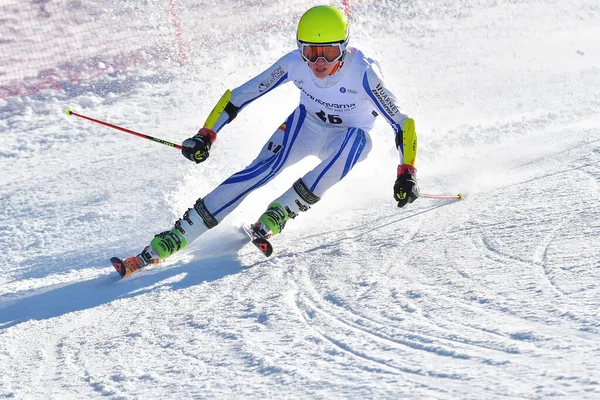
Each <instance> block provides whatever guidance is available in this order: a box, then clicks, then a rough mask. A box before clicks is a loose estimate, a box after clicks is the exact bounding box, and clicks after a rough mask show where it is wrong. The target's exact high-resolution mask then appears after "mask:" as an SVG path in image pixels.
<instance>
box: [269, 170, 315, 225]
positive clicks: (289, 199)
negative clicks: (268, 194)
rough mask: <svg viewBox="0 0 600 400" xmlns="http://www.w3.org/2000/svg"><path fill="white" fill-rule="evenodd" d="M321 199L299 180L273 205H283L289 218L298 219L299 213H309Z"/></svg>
mask: <svg viewBox="0 0 600 400" xmlns="http://www.w3.org/2000/svg"><path fill="white" fill-rule="evenodd" d="M319 200H321V198H320V197H319V196H317V195H315V194H314V193H313V192H311V191H310V189H309V188H308V187H307V186H306V185H305V184H304V182H303V181H302V178H300V179H298V180H297V181H296V182H295V183H294V184H293V185H292V187H291V188H290V189H289V190H288V191H287V192H285V193H284V194H283V195H281V196H280V197H279V198H278V199H277V200H275V201H274V202H273V203H276V204H279V205H281V206H282V207H283V208H284V209H285V211H286V212H287V214H288V216H289V218H292V219H293V218H296V216H297V215H298V213H299V212H301V211H302V212H303V211H307V210H308V209H309V208H310V206H312V205H313V204H315V203H316V202H317V201H319Z"/></svg>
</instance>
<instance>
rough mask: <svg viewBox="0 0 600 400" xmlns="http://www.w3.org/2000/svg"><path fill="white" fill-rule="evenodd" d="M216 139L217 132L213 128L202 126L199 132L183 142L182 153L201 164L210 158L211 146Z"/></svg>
mask: <svg viewBox="0 0 600 400" xmlns="http://www.w3.org/2000/svg"><path fill="white" fill-rule="evenodd" d="M216 139H217V134H216V133H215V132H214V131H213V130H211V129H208V128H202V129H200V130H199V131H198V133H197V134H195V135H194V136H192V137H191V138H189V139H186V140H184V141H183V143H181V147H182V149H181V154H183V155H184V156H185V158H187V159H189V160H192V161H193V162H195V163H196V164H199V163H201V162H202V161H204V160H206V159H207V158H208V156H209V151H210V146H211V145H212V144H213V143H214V142H215V140H216Z"/></svg>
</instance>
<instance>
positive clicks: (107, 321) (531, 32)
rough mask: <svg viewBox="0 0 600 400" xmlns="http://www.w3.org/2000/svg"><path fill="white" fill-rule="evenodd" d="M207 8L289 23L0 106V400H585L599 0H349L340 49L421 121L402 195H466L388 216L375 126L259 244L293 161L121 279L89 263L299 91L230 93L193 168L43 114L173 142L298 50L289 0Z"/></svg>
mask: <svg viewBox="0 0 600 400" xmlns="http://www.w3.org/2000/svg"><path fill="white" fill-rule="evenodd" d="M217 3H218V4H212V3H210V4H209V3H208V2H207V3H206V4H204V5H203V7H208V8H209V11H211V10H212V11H213V13H212V15H218V21H217V20H215V24H214V26H218V27H221V26H228V27H229V28H228V29H229V30H230V31H233V29H232V28H231V26H232V25H235V23H237V22H238V21H239V20H240V19H241V18H242V17H243V24H244V25H243V26H244V27H245V29H246V28H247V27H248V26H249V25H250V23H249V22H250V21H253V20H260V21H265V19H266V16H269V15H273V20H275V19H276V18H275V16H277V12H276V10H277V8H276V7H275V6H279V7H281V8H284V9H286V10H287V11H288V13H289V14H285V15H279V18H280V20H279V21H278V24H276V26H275V27H271V28H269V29H266V30H264V31H260V37H257V36H252V35H249V34H247V33H246V34H244V35H241V36H240V37H237V38H236V42H235V43H233V42H228V41H226V40H222V41H219V42H216V43H217V44H216V45H213V46H205V44H206V39H204V41H202V40H198V41H194V40H191V41H190V43H189V46H190V49H189V50H190V53H189V54H190V60H189V62H188V64H186V65H184V66H182V67H173V66H172V65H168V67H166V68H163V67H162V66H161V65H160V63H157V64H156V65H153V64H141V65H138V66H136V67H135V68H130V69H128V70H127V71H121V72H119V73H111V74H108V75H105V76H103V77H101V78H98V79H97V80H94V81H88V82H81V83H73V84H70V85H64V86H63V88H62V90H58V89H48V90H44V91H41V92H39V93H35V94H30V95H22V96H18V97H6V98H1V99H0V117H1V119H0V131H1V137H2V140H1V141H0V170H1V171H2V173H1V174H0V254H2V257H1V258H0V271H2V274H0V398H18V399H24V398H55V399H66V398H100V397H109V398H127V399H136V398H139V399H148V398H255V399H263V398H272V399H280V398H299V399H320V398H354V399H365V398H386V399H398V398H403V399H501V398H502V399H504V398H515V399H541V398H550V397H558V398H568V399H597V398H600V372H598V371H599V370H600V368H599V366H600V315H599V310H600V200H599V180H600V162H599V161H600V100H598V99H600V6H599V5H598V3H597V1H595V0H569V1H567V0H548V1H541V0H537V1H536V0H533V1H523V2H513V1H492V0H478V1H473V2H445V1H442V0H438V1H436V2H424V1H416V2H407V3H406V4H404V3H403V4H402V6H398V7H396V6H395V5H394V4H392V3H393V2H373V3H371V2H366V1H365V2H358V3H355V4H353V3H352V2H350V4H351V5H353V7H352V12H353V20H352V22H353V25H352V42H353V44H354V45H356V46H357V47H360V48H361V49H363V50H364V51H366V52H367V53H368V54H370V55H372V56H373V57H374V58H376V59H377V60H378V61H379V62H380V64H381V65H382V68H383V70H384V72H385V76H386V79H387V82H388V84H389V86H390V87H391V88H393V89H395V92H396V93H397V96H398V97H399V99H400V101H401V102H402V104H403V108H404V109H405V111H407V112H409V113H410V114H411V115H412V116H413V117H414V118H415V120H416V123H417V131H418V133H419V145H420V148H419V154H418V160H417V167H418V171H419V183H420V187H421V190H422V191H423V192H426V193H433V194H456V193H458V192H463V193H465V195H466V198H465V200H463V201H460V202H453V201H446V200H430V199H419V200H418V201H416V202H415V203H413V204H411V205H409V206H407V207H406V208H403V209H398V208H397V207H396V206H395V204H394V202H393V200H392V186H393V181H394V177H395V168H396V163H397V155H396V153H395V151H394V149H393V135H392V132H391V129H390V128H389V126H387V124H385V123H384V122H383V121H378V123H377V124H376V127H375V129H374V131H373V133H372V138H373V141H374V148H373V150H372V153H371V155H370V157H369V158H368V159H367V160H366V161H364V162H362V163H361V164H359V165H358V166H357V167H356V168H355V170H353V171H352V172H351V173H350V174H349V175H348V176H347V177H346V178H345V179H344V181H342V182H341V183H340V184H339V185H338V186H336V187H335V188H333V189H332V190H331V191H330V192H329V193H327V195H326V196H325V197H324V198H323V200H322V201H321V202H319V203H318V204H317V205H315V206H314V207H313V208H312V209H311V210H310V211H309V212H308V213H305V214H303V215H301V216H300V217H299V218H297V219H296V220H294V221H292V222H291V223H289V224H288V226H287V227H286V229H285V230H284V232H283V233H282V234H281V235H279V236H277V237H275V238H274V240H273V245H274V247H275V253H274V254H273V256H272V257H270V258H268V259H267V258H264V257H263V256H262V255H261V254H260V253H258V252H257V251H256V249H255V248H254V247H253V246H250V245H245V243H246V241H245V237H244V235H243V233H241V232H239V229H238V227H239V225H240V223H242V222H244V221H245V222H249V221H253V220H255V219H256V218H257V217H258V216H259V215H260V213H261V212H262V211H263V210H264V209H265V207H266V206H267V205H268V203H269V202H270V201H271V200H272V199H274V198H275V197H276V196H278V195H279V194H281V193H282V192H283V191H285V190H287V188H289V186H290V185H291V184H292V183H293V182H294V181H295V180H296V179H297V178H298V177H299V176H301V175H302V174H303V173H304V172H305V171H307V170H308V169H309V168H311V166H312V165H314V163H315V160H313V159H309V160H306V161H305V162H303V163H301V164H299V165H298V166H295V167H294V168H291V169H290V170H288V171H286V172H285V173H283V174H282V175H281V176H280V177H278V178H277V179H276V180H275V181H273V182H272V184H270V185H269V186H268V187H264V188H261V189H260V190H259V191H257V192H255V193H253V194H252V195H251V196H249V197H248V199H247V200H246V201H245V202H244V203H243V204H242V206H240V207H239V208H238V209H237V210H236V211H235V212H234V213H233V214H232V215H230V216H229V217H228V219H226V220H225V221H223V223H222V224H220V225H219V226H218V227H217V228H215V229H214V230H212V231H210V232H208V233H207V234H206V235H204V236H203V237H201V238H200V239H199V240H197V241H196V242H194V243H193V244H192V245H190V247H189V249H187V250H186V251H185V252H183V253H181V254H178V255H176V256H174V257H173V261H171V260H169V261H168V262H167V263H166V265H164V266H160V267H153V268H148V269H146V270H143V271H140V272H139V273H136V274H135V275H133V276H131V277H128V278H125V279H122V280H120V279H119V278H118V275H117V274H116V272H115V271H114V269H113V267H112V266H111V265H110V263H109V262H108V259H109V258H110V257H111V256H114V255H119V256H128V255H131V254H134V253H136V252H139V251H140V250H141V249H142V248H143V246H145V245H146V244H147V243H148V242H149V240H150V239H151V238H152V236H153V235H154V234H155V233H158V232H161V231H163V230H166V229H168V228H170V227H171V226H172V224H173V222H174V221H175V220H176V219H177V218H179V217H180V216H181V215H182V213H183V212H184V211H185V210H186V209H187V208H188V207H190V206H191V205H192V204H193V203H194V202H195V200H196V199H197V198H198V197H200V196H203V195H204V194H206V193H207V192H208V191H210V190H211V189H212V188H213V187H214V186H215V185H217V184H218V183H219V182H221V181H222V180H223V179H225V178H226V177H228V176H229V175H230V174H232V173H234V172H236V171H237V170H239V169H240V168H241V167H243V166H244V165H246V164H247V163H248V162H250V161H251V160H252V159H253V157H254V156H255V155H256V154H257V152H258V150H259V148H260V147H261V146H262V144H263V142H264V141H265V140H266V139H267V138H268V137H269V136H270V134H271V133H272V131H273V130H274V129H276V128H277V127H278V126H279V124H280V123H281V122H282V121H283V120H284V119H285V117H286V116H287V115H288V114H289V113H290V112H291V110H293V108H294V107H295V105H296V103H297V99H298V94H297V91H296V89H295V88H293V87H292V86H291V85H290V86H289V87H288V86H286V87H283V88H280V89H278V90H276V91H274V92H272V93H271V94H270V95H269V96H266V97H264V98H261V99H260V100H259V101H257V102H255V103H253V104H252V105H250V106H248V107H247V109H245V110H244V111H243V112H242V113H241V114H240V115H239V116H238V118H237V119H236V120H235V121H234V122H233V123H232V124H231V125H229V126H227V127H226V128H225V129H224V130H223V131H222V132H221V134H220V136H219V139H218V141H217V142H216V143H215V146H214V148H213V152H212V153H211V156H210V159H209V160H208V161H207V162H205V163H203V164H200V165H194V164H192V163H190V162H189V161H188V160H186V159H185V158H183V157H182V156H181V155H180V154H178V151H177V150H174V149H170V148H168V147H166V146H163V145H160V144H157V143H152V142H150V141H147V140H141V139H140V138H137V137H134V136H131V135H127V134H125V133H122V132H119V131H116V130H112V129H109V128H106V127H103V126H100V125H96V124H93V123H90V122H88V121H84V120H82V119H78V118H76V117H73V116H71V117H67V116H66V115H65V114H64V111H65V109H66V108H71V109H72V110H73V111H75V112H79V113H82V114H84V115H88V116H90V117H93V118H98V119H101V120H106V121H108V122H111V123H114V124H117V125H120V126H124V127H127V128H129V129H133V130H136V131H139V132H143V133H146V134H148V135H152V136H157V137H160V138H163V139H165V140H169V141H173V142H177V143H181V141H183V140H184V139H185V138H187V137H189V136H191V135H192V134H193V133H195V131H196V130H197V129H198V127H199V126H201V125H202V123H203V121H204V118H206V116H207V115H208V112H210V110H211V109H212V107H213V105H214V103H215V102H216V101H217V100H218V98H219V97H220V95H221V94H222V92H223V91H224V90H225V89H226V88H228V87H229V88H233V87H235V86H236V85H239V84H241V83H243V82H244V81H245V80H246V79H248V78H250V77H251V76H253V75H254V74H256V73H258V72H260V71H261V70H262V69H264V68H266V67H267V66H268V65H270V63H272V62H273V61H275V60H276V59H277V58H278V57H279V56H280V55H282V54H284V52H286V51H287V50H289V49H291V48H293V46H294V40H293V32H294V30H293V19H292V18H290V15H293V16H297V15H298V9H299V8H301V9H303V8H305V6H306V4H308V3H309V2H300V3H297V2H287V3H286V2H285V1H277V2H272V3H270V8H269V9H268V14H265V13H266V12H267V11H265V10H263V9H262V7H263V5H261V4H259V3H260V2H253V3H252V4H250V3H245V4H244V6H243V7H240V6H239V5H236V4H235V2H231V3H227V2H217ZM108 5H110V2H107V5H105V6H108ZM274 5H275V6H274ZM179 6H180V7H182V8H183V9H185V7H189V9H190V10H193V11H194V12H196V13H197V12H199V9H198V8H197V7H200V6H199V5H192V4H191V2H187V1H182V2H180V3H179ZM211 7H212V8H211ZM140 12H141V11H140ZM236 12H237V13H238V14H237V15H236ZM239 13H243V15H239ZM202 15H203V18H206V17H207V16H209V15H211V12H206V13H204V14H202ZM140 18H141V16H140ZM186 18H187V19H189V20H191V19H193V15H187V14H185V13H182V19H183V24H184V26H185V23H186V21H187V20H186ZM215 18H216V17H215ZM287 20H290V21H291V22H288V23H287V25H285V24H284V23H283V22H281V21H287ZM208 22H210V19H209V20H208ZM227 22H228V23H227ZM13 23H14V21H13ZM205 26H206V24H205ZM210 29H212V28H211V27H210V26H206V28H205V30H204V31H202V32H196V33H197V34H198V35H200V36H201V37H202V34H204V33H206V32H209V31H210ZM223 29H225V28H223ZM206 34H207V35H208V33H206ZM188 39H189V38H188ZM202 43H204V44H202ZM2 46H7V44H6V43H3V42H0V51H2ZM101 63H102V68H103V69H110V68H111V66H110V64H108V63H106V62H104V61H103V62H101Z"/></svg>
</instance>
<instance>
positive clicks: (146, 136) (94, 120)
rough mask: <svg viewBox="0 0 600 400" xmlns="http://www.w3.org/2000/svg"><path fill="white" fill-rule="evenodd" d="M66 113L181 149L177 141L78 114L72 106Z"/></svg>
mask: <svg viewBox="0 0 600 400" xmlns="http://www.w3.org/2000/svg"><path fill="white" fill-rule="evenodd" d="M65 113H66V114H67V115H74V116H76V117H79V118H83V119H87V120H88V121H92V122H95V123H97V124H100V125H104V126H108V127H109V128H113V129H117V130H119V131H122V132H126V133H131V134H132V135H136V136H139V137H141V138H144V139H149V140H152V141H154V142H157V143H161V144H164V145H165V146H170V147H175V148H176V149H180V150H181V145H180V144H175V143H171V142H167V141H166V140H163V139H159V138H155V137H152V136H148V135H144V134H143V133H139V132H135V131H132V130H129V129H125V128H121V127H120V126H117V125H113V124H109V123H108V122H103V121H100V120H97V119H94V118H90V117H86V116H85V115H81V114H77V113H76V112H74V111H72V110H71V109H70V108H67V111H65Z"/></svg>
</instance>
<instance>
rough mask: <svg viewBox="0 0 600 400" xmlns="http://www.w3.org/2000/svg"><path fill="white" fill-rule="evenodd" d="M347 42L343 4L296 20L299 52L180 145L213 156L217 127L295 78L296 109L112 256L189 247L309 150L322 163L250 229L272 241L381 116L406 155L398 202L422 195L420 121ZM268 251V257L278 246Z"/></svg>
mask: <svg viewBox="0 0 600 400" xmlns="http://www.w3.org/2000/svg"><path fill="white" fill-rule="evenodd" d="M348 41H349V34H348V21H347V19H346V17H345V15H344V14H343V13H342V12H341V11H340V10H338V9H337V8H334V7H331V6H326V5H323V6H316V7H313V8H311V9H309V10H308V11H306V12H305V13H304V14H303V15H302V17H301V18H300V21H299V23H298V29H297V44H298V48H297V49H294V50H293V51H291V52H289V53H288V54H286V55H284V56H283V57H282V58H280V59H279V60H278V61H277V62H275V64H273V65H272V66H271V67H269V68H268V69H267V70H266V71H264V72H262V73H261V74H259V75H258V76H256V77H254V78H252V79H250V80H249V81H248V82H246V83H244V84H243V85H241V86H240V87H238V88H236V89H234V90H233V91H229V90H228V91H227V92H225V94H224V95H223V97H222V98H221V100H220V101H219V103H217V106H216V107H215V109H214V110H213V112H212V113H211V114H210V115H209V118H208V119H207V123H206V124H205V127H204V128H202V129H200V130H199V131H198V133H197V134H196V135H194V136H193V137H191V138H189V139H187V140H185V141H184V142H183V143H182V153H183V155H184V156H185V157H186V158H188V159H190V160H191V161H193V162H195V163H201V162H203V161H205V160H206V159H207V158H208V156H209V152H210V149H211V146H212V144H213V143H214V142H215V140H216V139H217V133H218V132H219V131H220V130H221V129H222V128H223V127H224V126H225V125H226V124H228V123H230V122H231V121H233V120H234V119H235V117H236V115H237V114H238V112H239V111H241V110H242V109H243V108H244V107H245V106H247V105H248V104H249V103H251V102H252V101H254V100H256V99H258V98H259V97H261V96H262V95H264V94H266V93H268V92H270V91H271V90H273V89H275V88H276V87H278V86H280V85H282V84H284V83H286V82H290V81H291V82H294V85H296V87H297V88H298V89H300V92H301V94H300V104H299V106H298V107H297V108H296V109H295V110H294V112H293V113H292V114H291V115H290V116H289V117H288V118H287V119H286V120H285V122H284V123H283V124H281V125H280V126H279V128H277V130H276V131H275V133H274V134H273V135H272V136H271V137H270V138H269V140H268V141H267V142H266V143H265V145H264V147H263V148H262V150H261V152H260V153H259V155H258V157H257V158H256V159H255V160H254V161H253V162H252V163H251V164H250V165H248V166H247V167H246V168H245V169H243V170H242V171H239V172H237V173H235V174H233V175H232V176H230V177H229V178H228V179H227V180H225V181H224V182H223V183H221V184H220V185H219V186H217V187H216V188H215V189H214V190H213V191H212V192H210V193H209V194H207V195H206V196H205V197H204V198H200V199H198V201H196V203H195V204H194V206H193V207H192V208H190V209H188V210H187V211H186V212H185V213H184V214H183V217H182V218H181V219H179V220H178V221H177V222H175V226H174V227H173V228H172V229H171V230H168V231H165V232H162V233H159V234H157V235H156V236H154V238H153V239H152V241H151V242H150V245H149V246H147V247H146V248H145V249H144V250H143V251H142V252H141V253H140V254H138V255H137V256H134V257H129V258H127V259H125V260H120V259H118V258H116V257H115V258H113V259H111V261H112V262H113V264H114V266H115V268H116V269H117V271H118V272H119V274H120V275H121V276H125V275H128V274H130V273H131V272H133V271H135V270H137V269H140V268H143V267H144V266H146V265H148V264H154V263H157V262H159V261H160V260H163V259H165V258H167V257H169V256H171V255H172V254H174V253H175V252H177V251H179V250H181V249H184V248H185V247H186V246H187V245H188V244H189V243H191V242H192V241H193V240H195V239H196V238H198V237H199V236H200V235H202V234H203V233H204V232H206V231H207V230H208V229H211V228H214V227H215V226H216V225H217V224H218V223H219V222H221V221H222V220H223V219H224V218H225V217H226V216H227V215H228V214H229V213H230V212H232V211H233V210H234V209H235V208H236V207H237V206H238V205H239V204H240V203H241V202H242V201H243V200H244V198H245V197H246V196H247V195H248V194H250V193H251V192H252V191H253V190H255V189H257V188H259V187H261V186H263V185H265V184H266V183H268V182H269V181H270V180H271V179H273V178H274V177H275V176H277V175H278V174H279V173H280V172H281V171H283V169H285V168H286V167H288V166H290V165H292V164H294V163H296V162H298V161H300V160H301V159H303V158H304V157H306V156H309V155H314V156H317V157H319V158H320V160H321V163H320V164H319V165H318V166H317V167H316V168H315V169H313V170H312V171H310V172H308V173H306V174H305V175H304V176H302V177H301V178H300V179H298V180H297V181H296V182H295V183H294V184H293V185H292V187H291V188H290V189H289V190H287V191H286V192H285V193H284V194H283V195H281V196H280V197H279V198H278V199H276V200H274V201H273V202H272V203H271V204H270V205H269V206H268V207H267V210H266V211H265V212H264V213H263V214H262V215H261V216H260V218H258V221H257V222H256V223H255V224H254V225H252V226H251V227H249V232H250V234H251V236H252V238H253V239H256V240H257V242H261V243H262V244H264V243H267V244H268V242H267V239H269V238H270V237H271V236H273V235H277V234H278V233H280V232H281V231H282V229H283V228H284V226H285V224H286V222H287V221H288V220H289V219H293V218H295V217H296V216H297V215H298V214H300V213H301V212H305V211H307V210H308V209H309V208H310V207H311V206H313V205H314V204H315V203H317V202H318V201H319V200H320V199H321V197H323V195H324V194H325V193H326V192H327V190H328V189H330V188H331V187H332V186H333V185H335V184H336V183H337V182H339V181H340V180H341V179H343V178H344V177H345V176H346V175H347V174H348V172H350V170H352V168H353V167H354V165H355V164H356V163H357V162H359V161H362V160H364V159H365V158H366V156H367V154H368V153H369V150H370V148H371V140H370V138H369V131H370V130H371V129H372V127H373V124H374V121H375V118H376V117H377V116H378V115H382V116H383V117H384V118H385V119H386V120H387V122H388V123H389V124H390V125H391V126H392V129H393V130H394V133H395V135H396V136H395V138H396V140H395V144H396V147H397V149H398V151H399V155H400V162H399V165H398V168H397V179H396V182H395V184H394V200H395V201H397V205H398V207H403V206H405V205H406V204H407V203H412V202H413V201H414V200H415V199H417V198H418V197H419V188H418V186H417V181H416V169H415V160H416V153H417V135H416V131H415V124H414V120H413V119H412V118H409V117H408V116H407V115H406V114H404V113H403V112H402V111H401V109H400V107H399V106H398V103H397V101H396V98H395V96H394V95H393V94H392V93H391V92H390V91H389V90H388V88H387V87H386V86H385V84H384V82H383V79H382V75H381V72H380V68H379V64H378V63H377V62H376V61H374V60H372V59H370V58H368V57H367V56H365V55H364V54H363V53H362V52H361V51H360V50H358V49H356V48H353V47H348ZM262 250H263V252H265V254H266V255H269V254H270V251H272V248H270V249H267V248H266V247H263V248H262Z"/></svg>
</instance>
